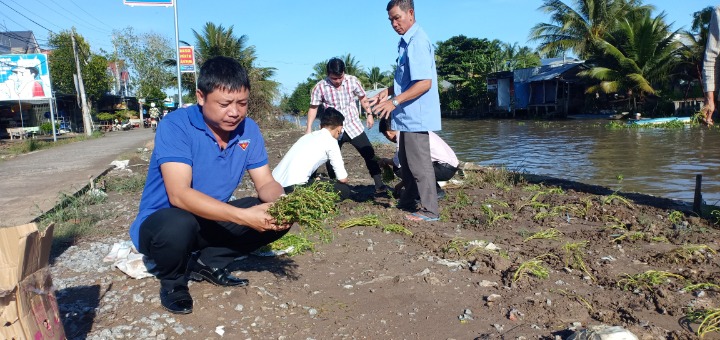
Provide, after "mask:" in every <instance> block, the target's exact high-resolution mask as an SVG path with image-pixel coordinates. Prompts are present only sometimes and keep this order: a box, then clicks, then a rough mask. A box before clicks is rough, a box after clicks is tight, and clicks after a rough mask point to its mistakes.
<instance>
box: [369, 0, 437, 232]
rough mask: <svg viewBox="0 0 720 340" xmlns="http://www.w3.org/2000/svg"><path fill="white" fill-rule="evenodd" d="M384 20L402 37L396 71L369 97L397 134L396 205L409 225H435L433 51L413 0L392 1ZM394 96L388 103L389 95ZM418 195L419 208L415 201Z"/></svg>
mask: <svg viewBox="0 0 720 340" xmlns="http://www.w3.org/2000/svg"><path fill="white" fill-rule="evenodd" d="M387 11H388V19H389V20H390V23H391V24H392V27H393V29H394V30H395V32H397V34H399V35H400V42H399V43H398V58H397V68H396V70H395V81H394V84H393V87H392V88H389V89H386V90H383V91H382V92H380V93H379V94H378V95H377V96H375V97H373V98H371V99H369V102H370V105H374V106H375V107H374V112H375V113H378V114H379V115H380V118H384V117H388V116H392V129H393V130H398V131H400V143H399V151H398V155H399V157H400V164H401V167H402V168H403V169H406V170H407V171H403V182H405V183H408V185H407V188H406V189H405V190H404V191H403V193H402V195H401V196H400V201H399V203H398V207H400V208H402V209H406V210H410V211H415V210H417V211H415V212H413V213H412V214H409V215H406V216H405V218H407V219H409V220H412V221H437V220H438V219H439V216H440V211H439V207H438V201H437V192H436V188H435V173H434V171H433V166H432V160H431V158H430V140H429V137H428V131H437V130H440V129H441V127H440V95H439V92H438V83H437V70H436V66H435V51H434V49H433V46H432V43H431V42H430V39H429V38H428V36H427V35H426V34H425V31H424V30H423V29H422V27H420V25H419V24H418V23H416V22H415V5H414V3H413V0H391V1H390V2H389V3H388V5H387ZM391 95H392V96H393V98H392V99H391V100H388V96H391ZM418 195H419V196H420V205H421V207H420V208H419V209H416V206H415V200H414V198H415V197H417V196H418Z"/></svg>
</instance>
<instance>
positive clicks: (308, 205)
mask: <svg viewBox="0 0 720 340" xmlns="http://www.w3.org/2000/svg"><path fill="white" fill-rule="evenodd" d="M339 200H340V195H339V194H338V193H337V192H335V191H334V190H333V186H332V184H330V183H328V182H323V181H315V182H313V183H312V184H310V185H307V186H296V187H295V190H294V191H293V192H291V193H289V194H287V195H285V196H282V197H280V199H278V200H277V201H276V202H275V203H274V204H273V205H272V206H271V207H270V209H268V213H269V214H270V216H272V217H274V218H275V220H276V223H277V224H293V223H297V224H298V225H300V227H301V228H302V230H303V232H308V233H310V234H316V235H318V236H319V237H320V238H321V239H323V241H329V239H330V232H329V231H327V230H325V229H324V228H323V227H322V222H323V221H324V220H325V219H326V218H327V217H328V216H330V215H332V214H334V213H336V212H337V205H336V203H337V202H338V201H339Z"/></svg>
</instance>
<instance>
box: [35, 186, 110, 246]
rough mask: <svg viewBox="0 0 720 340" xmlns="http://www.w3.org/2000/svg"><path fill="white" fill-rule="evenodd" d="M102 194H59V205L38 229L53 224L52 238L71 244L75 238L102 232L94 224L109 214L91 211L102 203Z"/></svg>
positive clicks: (45, 215) (43, 217)
mask: <svg viewBox="0 0 720 340" xmlns="http://www.w3.org/2000/svg"><path fill="white" fill-rule="evenodd" d="M105 200H106V196H105V195H104V194H93V193H92V192H88V193H86V194H84V195H80V196H73V195H67V194H64V193H61V194H60V203H59V204H58V205H57V206H56V207H55V208H53V209H52V210H51V211H49V212H48V213H46V214H44V215H43V216H42V217H41V218H40V221H39V224H40V229H43V230H44V229H45V228H47V227H48V226H49V225H50V224H53V223H54V224H55V231H54V238H55V239H57V240H59V241H60V242H69V243H73V242H74V241H75V240H76V239H77V238H79V237H82V236H88V235H91V234H95V233H100V232H102V231H104V229H102V228H97V227H96V226H95V224H96V223H97V222H100V221H102V220H104V219H106V218H107V217H108V216H109V212H108V211H106V210H102V209H91V207H92V206H94V205H97V204H100V203H103V202H104V201H105Z"/></svg>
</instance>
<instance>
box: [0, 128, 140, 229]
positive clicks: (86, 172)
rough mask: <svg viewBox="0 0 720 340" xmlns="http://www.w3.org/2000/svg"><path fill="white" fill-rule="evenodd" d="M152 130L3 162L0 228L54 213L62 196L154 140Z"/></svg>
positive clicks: (113, 135)
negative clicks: (47, 213)
mask: <svg viewBox="0 0 720 340" xmlns="http://www.w3.org/2000/svg"><path fill="white" fill-rule="evenodd" d="M153 137H154V134H153V132H152V130H151V129H144V128H140V129H133V130H130V131H118V132H110V133H107V134H106V135H105V136H104V137H102V138H96V139H90V140H86V141H81V142H76V143H70V144H66V145H61V146H57V147H53V148H49V149H45V150H40V151H36V152H32V153H29V154H26V155H21V156H17V157H15V158H12V159H9V160H6V161H0V176H2V180H0V227H8V226H15V225H19V224H24V223H28V222H30V221H32V220H34V219H35V218H36V217H38V216H40V215H41V214H42V213H43V212H45V211H48V210H50V209H52V208H53V207H54V206H55V205H56V203H57V201H58V196H59V193H61V192H63V193H67V194H73V193H75V192H77V191H78V190H80V189H82V188H83V187H84V186H85V185H87V184H88V183H89V182H90V179H91V178H93V177H97V176H98V175H100V174H102V173H103V172H104V171H105V170H107V169H108V168H109V167H110V163H111V162H112V161H114V160H116V157H117V156H119V155H120V154H122V153H125V152H128V151H135V150H136V149H137V148H139V147H143V146H144V145H145V144H146V143H147V142H148V141H150V140H152V139H153Z"/></svg>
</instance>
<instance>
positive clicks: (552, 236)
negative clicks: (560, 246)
mask: <svg viewBox="0 0 720 340" xmlns="http://www.w3.org/2000/svg"><path fill="white" fill-rule="evenodd" d="M562 235H563V233H562V232H561V231H560V230H557V229H555V228H548V229H545V230H542V231H538V232H537V233H534V234H532V235H530V236H529V237H528V238H526V239H525V240H523V242H527V241H530V240H557V239H560V237H561V236H562Z"/></svg>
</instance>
